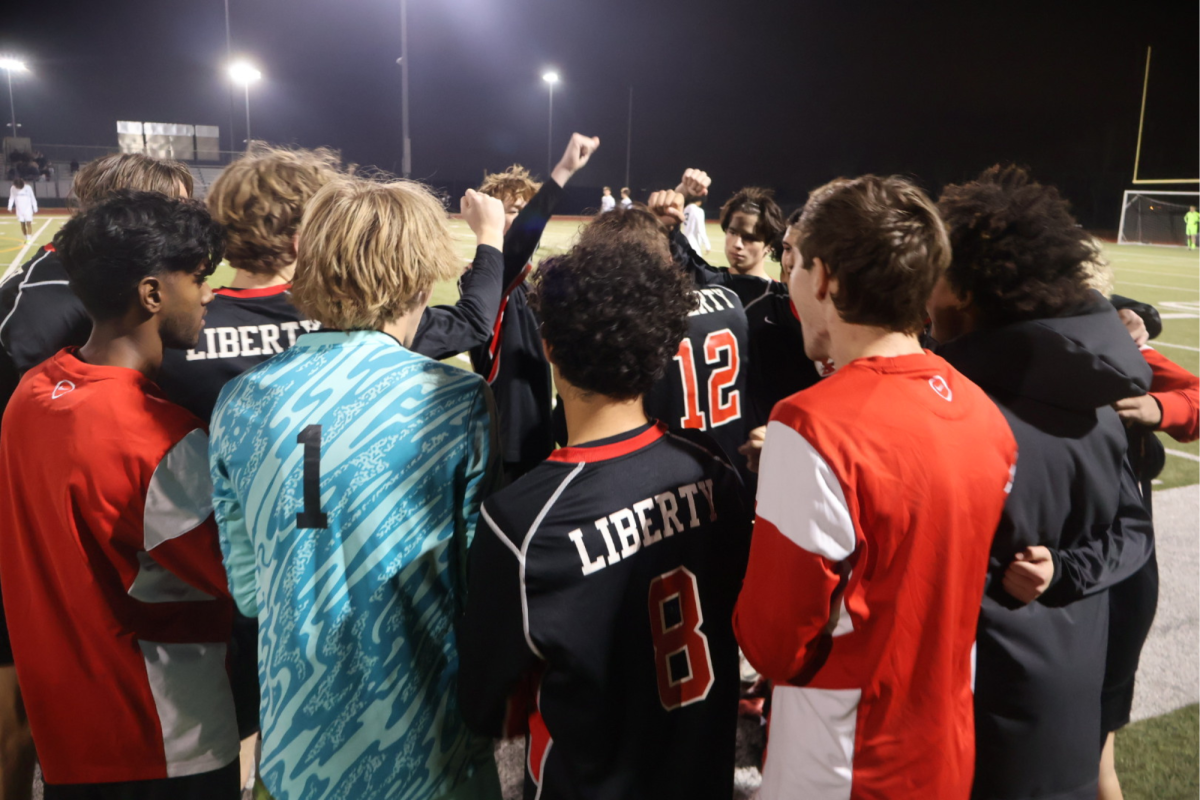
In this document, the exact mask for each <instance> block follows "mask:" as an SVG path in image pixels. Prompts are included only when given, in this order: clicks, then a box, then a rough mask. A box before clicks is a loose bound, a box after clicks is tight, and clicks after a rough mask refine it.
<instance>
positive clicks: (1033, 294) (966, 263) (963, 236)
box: [938, 164, 1101, 326]
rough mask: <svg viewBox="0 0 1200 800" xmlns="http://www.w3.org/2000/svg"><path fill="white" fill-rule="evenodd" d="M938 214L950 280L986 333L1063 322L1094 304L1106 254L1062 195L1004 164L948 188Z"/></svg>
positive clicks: (940, 202)
mask: <svg viewBox="0 0 1200 800" xmlns="http://www.w3.org/2000/svg"><path fill="white" fill-rule="evenodd" d="M938 208H939V209H940V210H941V212H942V217H943V218H944V219H945V220H946V227H947V228H948V229H949V232H950V245H951V247H952V249H953V259H952V260H951V262H950V268H949V269H948V270H947V272H946V277H947V278H948V279H949V281H950V285H951V286H952V287H953V288H954V291H955V292H956V293H958V294H959V295H960V296H963V297H965V296H967V295H968V294H969V295H970V297H971V302H972V304H973V305H974V306H975V307H976V308H977V309H978V310H979V314H980V319H981V321H982V322H983V324H984V325H987V326H998V325H1004V324H1007V323H1010V322H1019V321H1021V320H1029V319H1045V318H1047V317H1056V316H1060V315H1062V314H1066V313H1070V311H1071V310H1072V309H1073V308H1076V307H1078V306H1079V305H1080V304H1083V303H1086V302H1087V299H1088V289H1089V278H1090V277H1091V272H1092V268H1091V265H1092V264H1093V263H1096V262H1098V261H1099V260H1101V256H1100V252H1099V248H1098V247H1097V245H1096V242H1095V240H1094V239H1093V238H1092V236H1091V234H1089V233H1088V232H1087V231H1085V230H1084V229H1083V228H1081V227H1079V225H1078V224H1077V223H1076V222H1075V218H1074V217H1073V216H1071V210H1070V204H1069V203H1067V201H1066V199H1064V198H1063V197H1062V195H1060V194H1059V193H1058V189H1056V188H1054V187H1053V186H1043V185H1042V184H1040V183H1038V182H1036V181H1035V180H1033V178H1032V177H1031V176H1030V175H1029V173H1028V171H1026V170H1025V169H1023V168H1022V167H1017V166H1012V165H1007V166H1000V165H999V164H997V165H995V166H993V167H990V168H989V169H987V170H985V171H984V172H983V173H982V174H981V175H980V176H979V177H978V178H977V179H976V180H974V181H972V182H970V183H965V184H961V185H952V186H947V187H946V188H945V189H944V190H943V191H942V196H941V197H940V198H939V199H938Z"/></svg>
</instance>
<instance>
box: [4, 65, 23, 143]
mask: <svg viewBox="0 0 1200 800" xmlns="http://www.w3.org/2000/svg"><path fill="white" fill-rule="evenodd" d="M0 69H3V70H4V71H5V72H6V73H8V110H9V111H10V112H11V113H12V122H10V123H9V125H11V126H12V135H13V138H14V139H15V138H16V136H17V105H16V103H15V102H14V101H13V88H12V76H13V73H14V72H28V71H29V67H27V66H25V62H24V61H19V60H17V59H15V58H0Z"/></svg>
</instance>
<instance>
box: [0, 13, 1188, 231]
mask: <svg viewBox="0 0 1200 800" xmlns="http://www.w3.org/2000/svg"><path fill="white" fill-rule="evenodd" d="M7 5H8V8H7V9H6V11H5V13H4V16H3V26H2V29H0V51H2V52H8V53H12V54H15V55H19V56H21V57H23V58H24V59H26V60H27V62H28V63H29V66H30V68H31V70H32V72H31V73H30V74H28V75H25V76H18V78H17V79H16V81H15V89H16V103H17V115H18V120H19V121H20V122H21V123H22V126H23V128H22V133H23V134H25V135H29V136H32V137H33V139H34V144H35V146H37V145H38V144H51V143H53V144H67V143H70V144H88V145H107V146H112V145H114V144H115V141H116V139H115V136H116V134H115V122H116V120H118V119H128V120H142V121H155V122H182V123H192V124H215V125H219V126H220V127H221V130H222V137H223V141H222V146H223V147H228V146H229V145H228V141H229V139H228V128H229V124H230V108H229V88H228V87H229V84H228V81H227V79H226V77H225V71H224V65H225V63H226V58H225V32H224V6H223V3H222V2H221V0H119V2H118V1H117V0H108V1H106V2H96V1H95V0H90V2H74V1H73V0H69V1H68V0H56V1H55V2H53V3H51V4H39V3H30V2H22V3H19V4H18V3H10V4H7ZM231 8H232V12H231V15H232V26H233V47H234V52H235V54H244V55H247V56H250V57H251V58H252V60H253V61H255V62H256V63H257V65H258V66H259V67H260V68H261V69H262V71H263V73H264V80H263V81H262V82H260V83H259V84H257V85H255V86H254V87H253V88H252V98H251V104H252V113H253V123H252V124H253V132H254V134H255V137H256V138H265V139H268V140H270V141H274V142H285V143H294V144H298V145H302V146H317V145H329V146H333V147H336V148H339V149H340V150H341V151H342V152H343V153H344V155H345V157H346V158H347V159H349V160H351V161H354V162H356V163H359V164H364V165H366V164H370V165H377V166H379V167H381V168H383V169H386V170H395V171H399V168H400V102H399V101H400V69H399V67H398V66H397V65H396V63H395V61H396V57H397V56H398V55H399V27H400V14H399V3H398V2H397V1H396V0H388V1H387V2H385V1H384V0H337V1H336V2H335V0H231ZM1198 28H1200V12H1198V8H1197V4H1196V3H1195V2H1180V3H1154V4H1136V3H1130V2H1124V3H1120V4H1111V5H1108V4H1104V3H1095V2H1089V3H1082V2H1036V3H1035V2H1007V3H978V2H958V3H953V4H934V3H912V2H902V1H901V2H895V1H893V2H886V3H885V2H875V3H866V2H837V3H833V2H802V1H798V0H788V1H787V2H749V1H745V2H718V1H717V0H691V2H665V1H661V0H604V2H579V1H578V0H503V2H501V1H500V0H410V2H409V50H410V62H411V89H412V95H411V108H412V138H413V169H414V177H419V178H423V179H426V180H429V181H431V182H433V183H435V184H439V185H450V184H452V183H454V182H462V181H470V180H475V179H477V178H478V177H479V176H480V175H481V173H482V171H483V170H484V169H485V168H486V169H499V168H502V167H504V166H506V165H508V164H509V163H512V162H514V161H520V162H522V163H525V164H526V165H528V166H530V167H531V168H533V169H534V170H535V171H537V172H544V170H545V164H546V117H547V108H546V107H547V90H546V86H545V84H544V83H543V82H542V81H541V79H540V75H541V73H542V71H543V69H544V68H546V67H551V66H552V67H554V68H557V70H558V71H559V72H560V74H561V75H562V80H563V82H562V83H561V84H559V86H558V87H557V88H556V90H555V96H554V125H555V143H554V150H555V157H556V158H557V155H558V153H559V152H560V151H561V149H562V146H563V145H564V144H565V142H566V135H567V134H568V133H569V132H570V131H572V130H578V131H581V132H583V133H588V134H593V135H598V136H600V137H601V140H602V146H601V149H600V151H599V153H598V154H597V156H596V157H595V159H594V160H593V161H592V164H591V165H590V166H589V167H588V168H587V170H586V172H584V173H581V174H580V175H579V176H577V178H576V181H577V183H578V184H580V185H583V186H599V185H601V184H605V183H607V184H611V185H613V186H614V187H616V186H619V185H620V184H621V182H622V181H623V177H624V170H625V130H626V104H627V99H628V90H629V87H630V86H633V87H634V93H635V95H634V119H633V181H632V182H633V185H634V187H635V195H638V194H643V195H644V192H646V191H648V190H650V189H652V188H660V187H661V186H665V185H672V186H673V185H674V183H675V182H676V180H677V179H678V176H679V173H680V172H681V171H682V170H683V169H684V168H685V167H688V166H696V167H700V168H703V169H706V170H708V171H709V172H710V173H711V174H712V175H713V177H714V186H713V192H714V196H715V197H716V198H717V200H718V202H720V200H721V199H722V198H723V196H725V195H727V194H729V193H731V192H732V191H734V190H735V189H736V188H737V187H739V186H741V185H743V184H750V183H757V184H764V185H768V186H774V187H776V189H777V190H778V191H779V194H780V196H781V199H782V200H784V201H785V202H790V203H798V202H802V201H803V199H804V197H805V195H806V193H807V191H808V190H809V189H811V188H812V187H814V186H816V185H818V184H820V183H822V182H824V181H826V180H829V179H830V178H833V177H836V176H837V175H850V174H858V173H862V172H881V173H886V172H896V173H903V174H907V175H910V176H912V177H914V178H915V179H917V180H918V181H919V182H920V183H921V184H922V185H924V186H925V187H926V188H927V189H929V190H930V191H934V192H936V191H937V190H938V189H939V188H940V186H941V185H942V184H944V183H946V182H952V181H959V180H965V179H968V178H970V177H972V176H973V175H975V174H976V173H978V172H979V171H980V170H981V169H982V168H984V167H986V166H988V165H989V164H991V163H994V162H996V161H1016V162H1019V163H1022V164H1026V165H1028V166H1030V167H1031V168H1032V169H1033V171H1034V173H1035V175H1036V176H1037V177H1039V178H1040V179H1041V180H1043V181H1045V182H1050V183H1056V184H1058V185H1059V186H1061V187H1062V188H1063V190H1064V192H1065V193H1066V194H1067V196H1068V197H1070V198H1071V200H1072V201H1073V202H1074V203H1075V205H1076V209H1077V212H1078V214H1079V216H1080V218H1081V220H1082V221H1083V222H1084V223H1085V224H1087V225H1089V226H1092V227H1097V228H1115V226H1116V216H1117V213H1118V212H1119V204H1120V193H1121V191H1122V190H1123V189H1126V188H1131V184H1130V183H1129V181H1130V179H1131V177H1132V171H1133V154H1134V143H1135V140H1136V136H1137V119H1138V108H1139V104H1140V102H1141V89H1142V74H1143V68H1144V63H1145V55H1146V47H1147V45H1150V46H1153V47H1154V57H1153V63H1152V66H1151V76H1150V79H1151V80H1150V96H1149V102H1148V107H1147V117H1146V132H1145V136H1144V142H1143V155H1142V167H1141V173H1142V177H1184V178H1194V177H1197V176H1200V154H1198V152H1200V101H1198V97H1200V79H1198V64H1200V47H1198V34H1197V31H1198ZM4 99H5V100H7V97H6V98H4ZM242 114H243V111H242V106H241V98H240V95H239V97H238V106H237V109H236V114H235V124H236V127H235V128H234V135H235V138H236V139H237V140H238V142H239V143H240V141H241V139H242V138H244V135H245V133H244V130H243V127H244V123H243V121H242V120H243V116H242ZM4 116H5V119H7V108H5V115H4ZM239 146H240V144H239ZM1164 188H1175V189H1193V188H1195V187H1194V186H1176V187H1164ZM710 213H711V212H710Z"/></svg>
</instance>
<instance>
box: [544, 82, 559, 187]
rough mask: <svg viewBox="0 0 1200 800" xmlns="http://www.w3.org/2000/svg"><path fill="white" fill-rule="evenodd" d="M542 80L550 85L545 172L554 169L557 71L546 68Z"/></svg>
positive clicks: (547, 172) (548, 172)
mask: <svg viewBox="0 0 1200 800" xmlns="http://www.w3.org/2000/svg"><path fill="white" fill-rule="evenodd" d="M542 80H544V81H545V82H546V85H547V86H549V87H550V122H549V127H548V130H547V137H546V174H547V175H549V174H550V173H551V172H553V171H554V84H556V83H558V73H557V72H555V71H554V70H547V71H546V72H543V73H542Z"/></svg>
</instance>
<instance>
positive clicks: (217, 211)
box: [206, 142, 343, 275]
mask: <svg viewBox="0 0 1200 800" xmlns="http://www.w3.org/2000/svg"><path fill="white" fill-rule="evenodd" d="M342 174H343V170H342V166H341V158H340V157H339V156H338V154H337V153H336V152H334V151H332V150H327V149H325V148H321V149H318V150H302V149H299V148H295V149H288V148H281V147H271V146H270V145H266V144H263V143H262V142H255V143H253V144H252V145H251V146H250V149H249V150H248V151H247V153H246V154H245V155H244V156H242V157H241V158H239V159H238V160H237V161H235V162H233V163H232V164H230V165H229V166H228V167H226V168H225V169H224V170H222V172H221V174H220V176H219V177H218V178H217V179H216V180H215V181H213V184H212V186H210V187H209V189H208V197H207V198H206V201H207V203H208V210H209V211H210V212H211V213H212V215H213V218H214V219H216V220H217V221H218V222H220V223H221V224H222V225H224V226H225V230H226V231H227V232H228V236H229V245H228V247H227V249H226V256H227V258H228V259H229V263H230V264H232V265H233V267H234V268H236V269H241V270H245V271H246V272H252V273H256V274H268V275H269V274H273V273H276V272H278V271H279V270H280V269H281V268H283V267H286V266H288V265H289V264H291V263H293V262H294V261H295V260H296V250H295V245H294V240H295V236H296V229H297V228H299V227H300V220H301V219H302V218H303V216H304V208H305V206H307V205H308V202H309V201H310V200H311V199H312V197H313V195H315V194H316V193H317V190H318V189H320V188H321V187H322V186H324V185H325V184H327V183H329V182H330V181H332V180H333V179H335V178H337V177H338V176H340V175H342Z"/></svg>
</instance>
